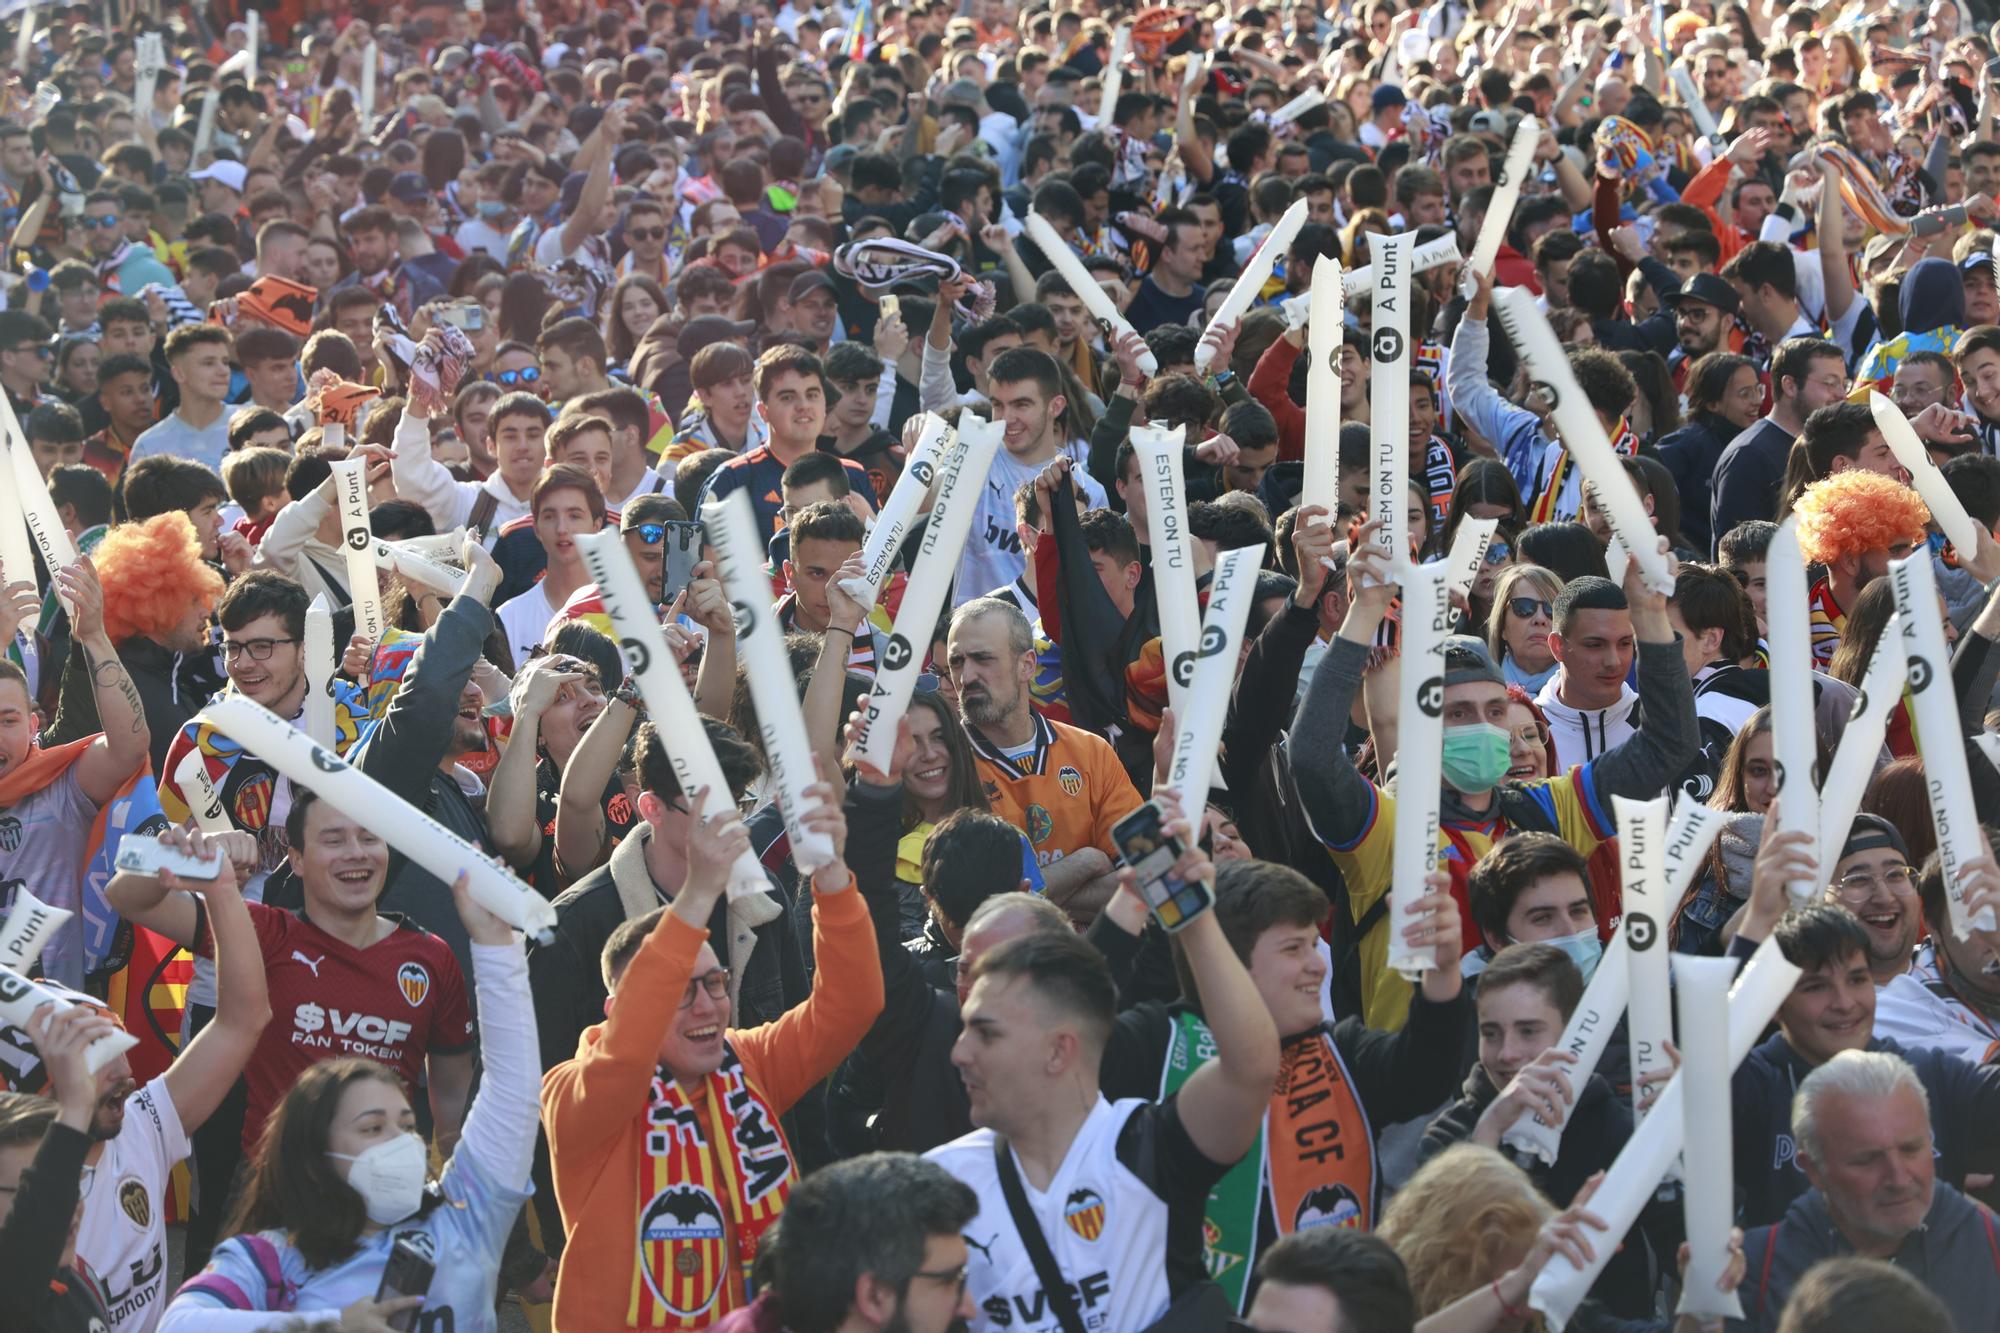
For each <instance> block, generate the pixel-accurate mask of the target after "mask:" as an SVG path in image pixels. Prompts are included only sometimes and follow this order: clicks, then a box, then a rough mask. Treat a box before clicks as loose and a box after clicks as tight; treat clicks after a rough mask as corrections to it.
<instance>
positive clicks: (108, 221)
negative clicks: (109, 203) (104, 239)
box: [83, 213, 125, 231]
mask: <svg viewBox="0 0 2000 1333" xmlns="http://www.w3.org/2000/svg"><path fill="white" fill-rule="evenodd" d="M124 220H125V219H124V218H121V217H119V216H118V215H117V214H116V213H107V214H105V215H104V216H102V217H95V218H89V217H87V218H85V219H84V220H83V225H84V226H86V227H95V228H97V229H98V230H99V231H110V230H111V229H112V228H113V227H115V226H117V225H118V224H119V223H121V222H123V221H124Z"/></svg>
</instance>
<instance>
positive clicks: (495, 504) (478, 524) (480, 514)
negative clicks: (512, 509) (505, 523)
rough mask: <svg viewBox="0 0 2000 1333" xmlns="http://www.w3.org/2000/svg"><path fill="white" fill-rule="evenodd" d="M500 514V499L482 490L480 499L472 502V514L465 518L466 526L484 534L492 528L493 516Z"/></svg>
mask: <svg viewBox="0 0 2000 1333" xmlns="http://www.w3.org/2000/svg"><path fill="white" fill-rule="evenodd" d="M499 512H500V497H499V496H497V495H495V494H494V493H493V492H491V491H489V490H483V489H482V490H481V491H480V492H479V498H478V499H477V500H474V501H473V502H472V512H471V513H469V514H467V515H466V516H465V526H466V527H467V528H469V529H474V530H476V531H478V532H481V533H484V532H485V531H486V530H487V528H489V527H490V526H492V523H493V516H494V515H495V514H497V513H499Z"/></svg>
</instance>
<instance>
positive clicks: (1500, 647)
mask: <svg viewBox="0 0 2000 1333" xmlns="http://www.w3.org/2000/svg"><path fill="white" fill-rule="evenodd" d="M1523 583H1525V584H1527V585H1528V586H1529V587H1530V588H1531V589H1533V590H1535V591H1537V592H1540V593H1541V594H1542V595H1543V596H1544V597H1547V598H1548V599H1549V606H1550V607H1551V610H1550V612H1549V620H1550V623H1551V624H1553V623H1554V621H1555V612H1554V610H1553V608H1554V606H1555V601H1556V598H1557V597H1559V596H1561V595H1562V590H1563V581H1562V580H1561V579H1559V578H1557V577H1556V574H1555V571H1554V570H1551V569H1544V568H1543V567H1542V566H1540V565H1509V566H1507V568H1505V569H1503V570H1501V571H1500V577H1499V578H1498V579H1495V580H1494V582H1493V609H1492V610H1491V611H1489V612H1487V613H1486V651H1487V652H1489V653H1491V654H1492V655H1493V660H1494V661H1495V662H1501V661H1504V660H1506V657H1507V641H1506V639H1505V638H1504V637H1502V634H1501V631H1502V630H1504V629H1506V627H1507V599H1508V598H1509V597H1513V596H1516V595H1517V594H1516V593H1515V591H1514V590H1515V589H1516V588H1518V587H1519V586H1520V585H1521V584H1523Z"/></svg>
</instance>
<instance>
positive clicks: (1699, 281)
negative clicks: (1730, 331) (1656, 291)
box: [1667, 273, 1743, 315]
mask: <svg viewBox="0 0 2000 1333" xmlns="http://www.w3.org/2000/svg"><path fill="white" fill-rule="evenodd" d="M1683 301H1699V302H1701V303H1702V304H1703V305H1712V306H1714V307H1715V308H1716V309H1717V310H1720V311H1722V312H1723V313H1724V314H1726V315H1733V314H1735V313H1736V311H1737V309H1738V308H1739V307H1741V306H1742V304H1743V301H1742V299H1741V298H1740V297H1738V296H1737V294H1736V289H1735V288H1734V287H1732V286H1730V285H1729V284H1728V283H1727V282H1725V281H1724V280H1722V279H1721V278H1718V277H1716V276H1715V275H1714V274H1713V273H1697V274H1695V275H1694V276H1693V277H1692V278H1689V279H1688V280H1687V281H1686V282H1684V283H1682V284H1681V289H1680V290H1679V291H1677V292H1675V293H1674V294H1673V295H1672V296H1669V297H1668V298H1667V304H1668V305H1670V306H1677V305H1679V304H1680V303H1681V302H1683Z"/></svg>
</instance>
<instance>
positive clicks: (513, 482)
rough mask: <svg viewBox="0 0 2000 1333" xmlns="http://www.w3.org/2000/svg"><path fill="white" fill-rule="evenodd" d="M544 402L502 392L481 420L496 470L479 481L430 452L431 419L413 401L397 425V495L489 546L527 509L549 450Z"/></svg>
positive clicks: (446, 527) (442, 524)
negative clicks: (478, 535) (461, 475)
mask: <svg viewBox="0 0 2000 1333" xmlns="http://www.w3.org/2000/svg"><path fill="white" fill-rule="evenodd" d="M551 420H552V418H551V415H550V413H549V406H548V404H547V403H544V402H543V401H542V400H541V399H540V398H537V397H536V396H535V395H534V394H532V393H527V392H523V391H517V392H514V393H509V394H503V395H502V396H501V398H500V401H499V402H497V403H495V404H493V410H492V412H491V413H489V414H488V415H487V418H486V443H487V448H488V450H489V451H490V452H491V453H492V455H493V457H494V459H495V460H496V461H497V462H498V464H499V466H498V469H497V470H496V471H495V472H494V473H493V475H492V476H490V477H488V478H487V479H486V480H484V481H460V480H458V479H457V478H456V477H454V476H452V475H451V472H450V471H449V470H448V469H447V468H446V467H445V465H444V464H442V463H440V462H438V461H437V460H436V459H435V458H433V457H432V456H431V430H430V420H429V418H428V417H427V416H426V415H424V414H423V413H422V412H421V411H420V410H419V409H418V408H417V406H416V405H415V404H414V403H412V404H410V405H409V406H406V407H405V408H404V409H403V417H402V420H401V421H399V422H397V423H396V443H395V458H394V467H393V469H392V471H391V474H390V475H391V476H392V477H393V478H394V479H395V483H396V494H397V495H399V496H401V497H402V498H403V499H405V500H413V501H415V502H416V503H418V504H420V505H422V506H423V507H424V509H425V510H426V511H428V512H429V514H430V516H431V521H432V522H433V523H435V524H436V525H437V528H438V531H440V532H446V531H449V530H450V529H452V528H457V527H474V528H478V529H480V530H481V531H482V532H484V534H485V541H486V545H487V548H488V549H489V550H490V549H491V548H492V545H493V542H494V540H495V539H496V538H497V537H498V536H499V533H500V529H501V528H502V527H503V526H504V525H506V524H508V523H511V522H513V521H514V520H515V519H517V518H521V517H523V516H525V515H527V514H528V513H529V512H531V510H532V507H533V504H534V498H535V485H536V483H537V482H538V481H540V480H541V475H542V466H543V464H544V463H545V462H546V461H547V458H548V449H547V446H546V444H545V443H544V437H545V436H546V435H547V434H548V429H549V423H550V421H551Z"/></svg>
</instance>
